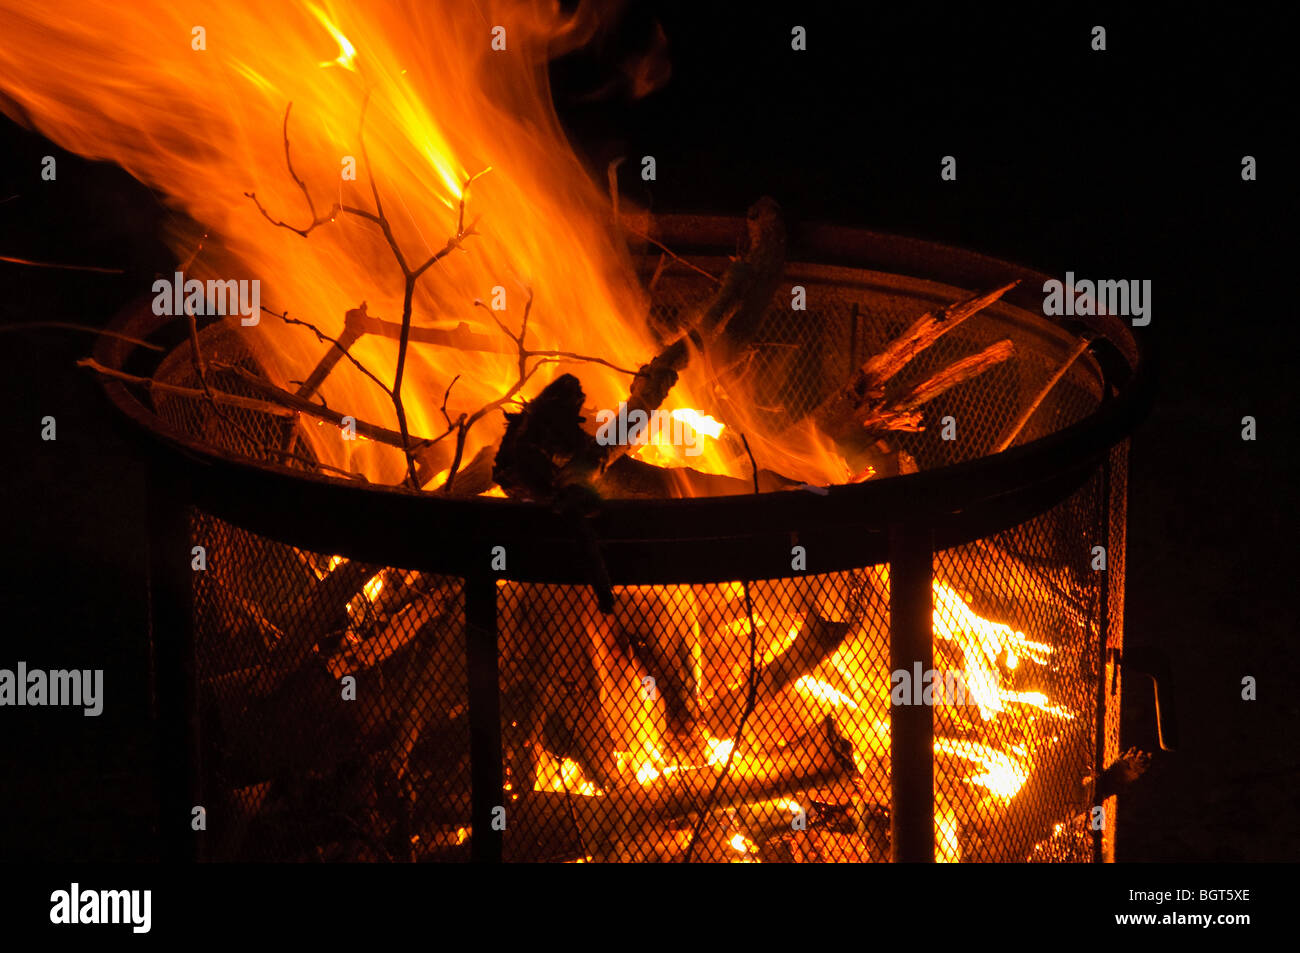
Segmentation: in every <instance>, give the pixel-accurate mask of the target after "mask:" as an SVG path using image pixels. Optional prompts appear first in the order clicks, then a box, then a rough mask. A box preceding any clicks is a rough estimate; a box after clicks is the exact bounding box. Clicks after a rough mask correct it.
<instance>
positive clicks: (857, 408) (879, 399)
mask: <svg viewBox="0 0 1300 953" xmlns="http://www.w3.org/2000/svg"><path fill="white" fill-rule="evenodd" d="M1016 284H1018V282H1011V283H1010V284H1007V285H1003V286H1002V287H1000V288H995V289H993V290H992V291H988V292H984V293H982V294H978V295H975V296H973V297H971V298H968V299H966V300H965V301H960V302H958V303H956V304H954V305H950V306H948V307H946V308H939V309H936V310H934V311H927V312H926V313H925V314H923V315H921V316H920V317H919V318H917V319H916V321H914V322H913V323H912V324H911V325H910V326H909V327H908V328H907V330H905V331H904V332H903V333H902V334H900V335H898V337H896V338H894V339H893V340H892V341H891V342H890V343H889V344H887V345H886V346H885V347H884V349H883V350H881V351H880V353H878V354H876V355H873V356H872V357H871V358H869V359H868V360H867V361H866V362H865V363H863V365H862V366H861V367H860V368H859V369H858V371H857V372H856V373H855V374H854V375H853V377H852V379H850V381H849V382H848V384H846V385H845V386H844V387H842V388H841V389H840V390H839V391H837V392H836V393H835V394H833V395H832V396H831V397H829V398H828V399H827V400H825V401H823V403H822V405H821V406H820V407H818V408H817V410H815V411H814V412H813V419H814V420H815V421H816V422H817V425H818V426H819V427H820V428H821V430H822V431H823V432H824V433H826V434H827V436H829V437H831V438H832V439H834V440H836V441H837V442H842V443H846V444H850V445H860V444H863V443H869V442H870V440H869V439H866V438H864V436H863V431H864V429H869V428H866V427H864V421H873V422H874V424H875V425H876V426H875V432H876V433H879V432H882V431H886V430H889V429H898V428H895V427H890V426H887V425H888V424H899V425H901V427H902V429H907V428H908V427H914V426H915V425H916V424H917V423H918V422H919V417H918V416H917V415H916V413H915V410H916V407H919V406H920V404H922V403H925V400H929V399H932V397H933V396H937V393H935V394H931V395H930V396H928V397H925V399H923V400H919V401H916V400H914V406H912V407H911V408H909V409H906V410H903V409H899V408H897V407H895V406H894V403H893V402H892V401H888V400H887V398H886V390H887V385H888V383H889V381H890V380H892V379H893V378H895V377H896V376H897V375H898V374H899V373H900V372H901V371H902V370H903V369H904V368H905V367H907V365H908V364H909V362H911V360H912V359H913V358H914V357H915V356H916V355H917V354H918V353H920V352H921V351H923V350H925V349H926V348H928V347H929V346H930V345H932V344H933V343H934V342H935V341H937V340H938V339H939V338H940V337H942V336H943V335H944V334H947V333H948V332H949V331H951V330H952V329H953V328H955V327H957V326H958V325H959V324H961V323H962V322H963V321H965V320H967V319H968V318H970V317H971V316H972V315H975V314H978V313H979V312H980V311H981V310H983V309H984V308H986V307H988V306H989V305H990V304H992V303H993V302H995V301H997V300H998V299H999V298H1001V297H1002V296H1003V295H1004V294H1006V292H1008V291H1010V290H1011V289H1012V288H1014V287H1015V286H1016ZM942 373H943V372H940V374H942ZM936 377H939V375H936ZM931 382H933V386H936V387H937V386H940V385H942V384H943V379H942V378H939V380H935V378H931V381H930V382H927V384H930V383H931ZM955 383H958V381H953V382H950V383H948V385H947V386H949V387H951V386H953V384H955ZM942 389H946V388H942ZM942 389H941V390H939V391H938V393H942ZM918 391H919V392H918ZM924 395H925V391H922V390H920V388H914V389H913V391H912V393H911V395H910V396H912V397H913V398H919V397H923V396H924ZM891 412H892V414H891ZM877 418H878V419H877ZM871 439H874V437H873V438H871Z"/></svg>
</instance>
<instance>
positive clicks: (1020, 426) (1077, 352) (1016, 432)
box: [993, 338, 1092, 453]
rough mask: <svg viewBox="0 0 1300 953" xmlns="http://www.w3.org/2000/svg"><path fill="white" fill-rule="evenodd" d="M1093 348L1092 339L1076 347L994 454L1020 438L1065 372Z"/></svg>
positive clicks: (994, 449) (1017, 419) (1025, 410)
mask: <svg viewBox="0 0 1300 953" xmlns="http://www.w3.org/2000/svg"><path fill="white" fill-rule="evenodd" d="M1091 346H1092V338H1084V339H1083V340H1081V341H1080V342H1079V343H1078V344H1077V345H1075V348H1074V350H1073V351H1071V352H1070V354H1069V356H1068V357H1066V359H1065V362H1064V363H1063V364H1062V365H1061V366H1060V367H1059V368H1057V370H1056V373H1055V374H1053V375H1052V376H1051V377H1050V378H1048V380H1047V383H1046V384H1044V385H1043V388H1042V390H1040V391H1039V392H1038V395H1037V396H1036V397H1034V399H1033V400H1032V401H1031V402H1030V404H1029V406H1028V407H1026V408H1025V409H1024V411H1023V412H1022V413H1021V414H1020V416H1019V417H1017V418H1016V420H1015V421H1014V422H1013V423H1012V424H1011V426H1010V427H1008V428H1007V432H1006V435H1005V436H1004V437H1003V438H1002V439H1001V440H999V441H998V445H997V446H996V447H994V448H993V452H994V453H1001V452H1002V451H1003V450H1005V449H1007V447H1009V446H1011V445H1012V444H1013V443H1015V442H1016V438H1017V437H1019V436H1020V431H1022V430H1024V429H1025V424H1027V423H1029V418H1030V417H1032V416H1034V411H1036V410H1037V409H1038V407H1039V405H1040V404H1041V403H1042V402H1043V401H1044V400H1045V399H1046V397H1047V395H1048V394H1050V393H1051V392H1052V388H1053V387H1055V386H1056V385H1057V382H1059V381H1060V379H1061V378H1062V377H1064V376H1065V372H1066V371H1068V370H1069V369H1070V368H1071V367H1073V366H1074V362H1075V361H1077V360H1078V359H1079V358H1080V357H1082V356H1083V352H1084V351H1086V350H1088V348H1089V347H1091Z"/></svg>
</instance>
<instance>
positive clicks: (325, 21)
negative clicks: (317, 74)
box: [307, 3, 357, 73]
mask: <svg viewBox="0 0 1300 953" xmlns="http://www.w3.org/2000/svg"><path fill="white" fill-rule="evenodd" d="M307 9H308V10H309V11H310V12H311V15H312V16H314V17H315V18H316V19H317V20H319V21H320V22H321V25H322V26H324V27H325V29H326V30H328V31H329V34H330V36H332V37H334V41H335V42H336V43H338V45H339V55H338V56H337V57H335V58H334V59H332V60H327V61H326V62H324V63H321V64H320V65H321V66H335V65H338V66H342V67H343V68H344V69H350V70H352V72H354V73H355V72H356V67H355V66H353V65H352V61H353V60H354V59H355V58H356V55H357V50H356V47H354V46H353V45H352V43H351V42H350V41H349V40H348V38H347V37H346V36H344V35H343V31H341V30H340V29H339V28H338V27H336V26H335V25H334V23H333V21H332V20H330V18H329V17H328V16H326V15H325V11H324V10H322V9H321V8H320V7H318V6H316V4H314V3H309V4H307Z"/></svg>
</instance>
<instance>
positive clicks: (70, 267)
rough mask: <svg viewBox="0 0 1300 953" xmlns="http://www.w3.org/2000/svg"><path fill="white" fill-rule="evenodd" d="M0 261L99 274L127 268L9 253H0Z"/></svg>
mask: <svg viewBox="0 0 1300 953" xmlns="http://www.w3.org/2000/svg"><path fill="white" fill-rule="evenodd" d="M11 197H12V196H11ZM0 204H3V203H0ZM0 261H7V262H9V263H10V264H14V265H28V266H29V267H32V268H61V269H63V270H64V271H93V272H95V273H96V274H99V275H124V274H126V270H125V269H123V268H97V267H95V266H94V265H60V264H58V263H57V262H53V261H29V260H28V259H26V258H13V257H10V256H9V255H0Z"/></svg>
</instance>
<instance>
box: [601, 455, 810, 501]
mask: <svg viewBox="0 0 1300 953" xmlns="http://www.w3.org/2000/svg"><path fill="white" fill-rule="evenodd" d="M799 485H800V484H798V483H796V482H795V481H794V480H791V479H789V478H788V477H784V476H782V475H781V474H779V473H776V472H774V471H772V470H759V471H758V487H759V492H762V493H769V492H773V491H776V490H789V489H793V488H795V487H797V486H799ZM596 488H597V489H598V490H599V491H600V493H601V495H602V496H612V497H632V498H641V499H667V498H677V497H695V496H728V495H738V494H744V493H752V492H754V484H753V481H752V480H742V479H739V478H738V477H731V476H726V475H724V474H718V473H704V472H702V471H700V470H696V469H693V468H691V467H657V466H654V465H653V464H649V463H645V462H643V461H641V460H637V459H635V458H633V457H623V458H621V459H620V460H618V461H617V462H615V463H614V464H613V465H612V466H610V467H609V468H607V469H606V470H605V472H604V473H602V474H601V476H600V479H599V480H598V481H597V483H596Z"/></svg>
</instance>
